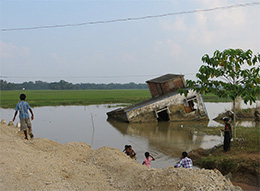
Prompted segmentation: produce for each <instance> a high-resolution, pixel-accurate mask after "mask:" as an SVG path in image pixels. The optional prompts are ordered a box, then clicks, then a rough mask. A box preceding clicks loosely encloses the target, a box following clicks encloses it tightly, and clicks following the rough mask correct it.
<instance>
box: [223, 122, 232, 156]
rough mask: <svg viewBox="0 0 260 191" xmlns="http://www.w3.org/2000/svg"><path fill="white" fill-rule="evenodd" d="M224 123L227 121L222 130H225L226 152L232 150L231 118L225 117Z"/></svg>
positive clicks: (224, 147)
mask: <svg viewBox="0 0 260 191" xmlns="http://www.w3.org/2000/svg"><path fill="white" fill-rule="evenodd" d="M223 121H224V123H225V128H224V129H221V131H224V146H223V149H224V152H227V151H229V150H230V142H231V138H232V129H231V125H230V124H229V123H228V121H229V119H228V118H227V117H225V118H224V119H223Z"/></svg>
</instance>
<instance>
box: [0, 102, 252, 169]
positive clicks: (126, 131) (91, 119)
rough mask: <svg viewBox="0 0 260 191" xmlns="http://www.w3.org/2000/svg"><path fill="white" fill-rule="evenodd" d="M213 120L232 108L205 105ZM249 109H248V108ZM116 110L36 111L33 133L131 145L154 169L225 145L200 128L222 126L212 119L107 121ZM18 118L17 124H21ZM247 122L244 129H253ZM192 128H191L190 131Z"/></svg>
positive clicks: (4, 113)
mask: <svg viewBox="0 0 260 191" xmlns="http://www.w3.org/2000/svg"><path fill="white" fill-rule="evenodd" d="M206 107H207V110H208V115H209V117H210V119H213V118H214V117H216V116H217V115H218V114H219V113H221V112H223V111H225V110H227V109H230V108H231V104H230V103H206ZM246 107H248V106H246ZM113 109H115V108H114V107H113V108H110V107H108V106H107V105H92V106H59V107H37V108H33V110H34V114H35V119H34V120H33V132H34V134H35V137H36V138H37V137H44V138H48V139H51V140H54V141H57V142H60V143H67V142H86V143H88V144H90V145H91V146H92V147H93V148H94V149H97V148H100V147H102V146H109V147H113V148H118V149H120V150H123V149H124V145H126V144H131V145H132V146H133V149H134V150H135V152H136V153H137V161H138V162H140V163H141V162H142V160H143V159H144V152H146V151H149V152H150V153H151V154H152V155H153V156H154V157H155V158H156V161H154V162H152V167H155V168H165V167H168V166H172V165H174V164H175V163H176V162H177V161H178V160H179V156H180V154H181V152H183V151H190V150H192V149H195V148H199V147H202V148H211V147H213V146H214V145H217V144H220V143H221V142H222V137H221V136H220V134H219V135H218V136H216V135H204V134H202V133H200V132H199V131H198V130H196V129H198V128H201V127H204V128H210V127H212V126H220V127H222V126H223V125H222V124H219V123H217V122H215V121H213V120H210V121H209V122H208V121H207V122H175V123H173V122H171V123H169V122H160V123H157V124H155V123H142V124H129V123H124V122H118V121H107V115H106V112H108V111H111V110H113ZM0 113H1V119H6V121H7V122H8V121H10V120H12V118H13V114H14V110H13V109H0ZM18 121H19V120H18V118H17V119H16V122H18ZM254 125H255V124H254V122H245V126H247V127H250V126H254ZM191 127H192V128H191Z"/></svg>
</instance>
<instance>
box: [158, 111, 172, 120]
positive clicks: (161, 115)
mask: <svg viewBox="0 0 260 191" xmlns="http://www.w3.org/2000/svg"><path fill="white" fill-rule="evenodd" d="M156 117H157V120H158V121H169V120H170V118H169V113H168V108H164V109H161V110H159V111H156Z"/></svg>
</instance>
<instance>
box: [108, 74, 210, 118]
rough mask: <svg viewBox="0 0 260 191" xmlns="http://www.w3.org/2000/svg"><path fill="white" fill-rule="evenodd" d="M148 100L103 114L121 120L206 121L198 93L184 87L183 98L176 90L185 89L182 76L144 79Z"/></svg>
mask: <svg viewBox="0 0 260 191" xmlns="http://www.w3.org/2000/svg"><path fill="white" fill-rule="evenodd" d="M146 83H147V84H148V87H149V90H150V93H151V95H152V98H151V99H148V100H146V101H143V102H141V103H138V104H135V105H131V106H129V107H125V108H119V109H116V110H113V111H110V112H108V113H107V115H108V118H114V119H118V120H122V121H125V122H157V121H189V120H202V119H203V120H205V119H207V120H208V115H207V111H206V108H205V105H204V102H203V99H202V97H201V95H200V94H199V93H197V92H195V91H193V90H188V89H187V91H188V94H187V97H185V95H184V94H183V95H180V94H179V93H178V89H179V88H182V89H186V84H185V80H184V76H183V75H175V74H166V75H163V76H160V77H158V78H154V79H151V80H148V81H146Z"/></svg>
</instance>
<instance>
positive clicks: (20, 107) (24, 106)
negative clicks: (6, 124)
mask: <svg viewBox="0 0 260 191" xmlns="http://www.w3.org/2000/svg"><path fill="white" fill-rule="evenodd" d="M25 98H26V95H25V94H21V95H20V100H21V101H20V102H19V103H18V104H17V105H16V107H15V113H14V118H13V121H14V120H15V117H16V115H17V113H18V111H19V118H20V122H21V127H20V130H21V131H23V132H24V135H25V139H26V140H28V136H27V128H28V130H29V132H28V133H29V135H30V137H31V139H32V138H33V137H34V136H33V134H32V124H31V121H30V116H29V113H28V110H29V111H30V113H31V115H32V116H31V119H32V120H33V119H34V115H33V111H32V109H31V107H30V105H29V103H27V102H26V101H25Z"/></svg>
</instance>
